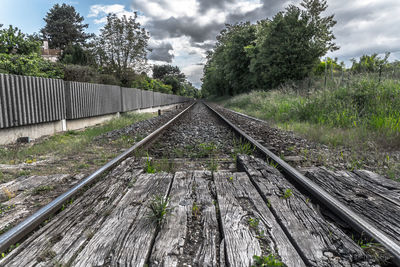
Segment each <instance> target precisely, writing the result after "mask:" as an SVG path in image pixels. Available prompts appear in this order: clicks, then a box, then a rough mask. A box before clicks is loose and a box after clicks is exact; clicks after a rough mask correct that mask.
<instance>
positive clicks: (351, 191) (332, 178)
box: [305, 168, 400, 244]
mask: <svg viewBox="0 0 400 267" xmlns="http://www.w3.org/2000/svg"><path fill="white" fill-rule="evenodd" d="M305 170H306V173H305V175H306V176H307V177H308V178H310V179H311V180H312V181H314V182H315V183H316V184H318V185H319V186H321V187H323V188H324V189H325V190H326V191H328V192H329V193H330V194H332V195H333V196H335V197H336V198H337V199H339V200H340V201H341V202H342V203H344V204H345V205H346V206H348V207H350V208H351V209H352V210H353V211H355V212H357V213H358V214H360V215H363V216H364V218H365V219H367V220H368V221H370V223H372V224H374V225H376V226H377V227H378V228H379V229H381V230H382V231H383V232H385V233H386V234H388V235H389V236H390V237H392V238H393V239H394V240H396V241H397V242H398V243H399V244H400V235H399V233H400V206H399V205H397V204H396V203H397V202H398V201H399V200H398V199H397V197H398V195H399V194H398V190H400V185H398V184H396V183H394V181H390V180H389V181H387V180H388V179H386V178H383V177H379V176H378V175H376V174H374V173H371V172H369V171H356V172H348V171H337V172H333V171H329V170H326V169H324V168H307V169H305Z"/></svg>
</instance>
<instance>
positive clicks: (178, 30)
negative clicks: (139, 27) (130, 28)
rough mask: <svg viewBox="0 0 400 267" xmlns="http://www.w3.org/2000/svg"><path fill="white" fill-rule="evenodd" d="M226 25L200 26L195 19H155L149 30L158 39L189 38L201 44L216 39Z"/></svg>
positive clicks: (149, 24) (149, 25)
mask: <svg viewBox="0 0 400 267" xmlns="http://www.w3.org/2000/svg"><path fill="white" fill-rule="evenodd" d="M223 26H224V24H218V23H211V24H207V25H204V26H200V25H199V24H198V23H197V22H196V21H195V18H191V17H181V18H175V17H170V18H168V19H162V20H157V19H154V20H152V21H151V22H149V23H148V30H149V31H150V33H151V35H152V36H153V37H154V38H156V39H164V38H171V37H181V36H188V37H190V38H191V41H192V42H196V43H201V42H204V41H206V40H212V39H215V36H216V35H217V34H218V32H219V31H220V30H221V29H222V28H223Z"/></svg>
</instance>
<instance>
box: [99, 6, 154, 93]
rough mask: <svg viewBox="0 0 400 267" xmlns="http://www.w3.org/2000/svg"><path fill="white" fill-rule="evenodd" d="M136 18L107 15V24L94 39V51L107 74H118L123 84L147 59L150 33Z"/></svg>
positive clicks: (126, 83) (125, 84)
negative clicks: (134, 69) (133, 69)
mask: <svg viewBox="0 0 400 267" xmlns="http://www.w3.org/2000/svg"><path fill="white" fill-rule="evenodd" d="M136 19H137V14H136V13H135V16H134V17H129V18H127V17H126V16H123V17H122V18H118V17H117V15H116V14H109V15H108V16H107V23H106V25H105V26H104V28H103V29H101V30H100V36H98V37H97V38H95V41H94V43H93V46H94V48H93V52H94V54H95V56H96V61H97V64H98V65H99V66H100V67H102V68H103V69H104V70H105V72H106V73H115V75H116V77H117V78H118V79H120V80H121V85H124V86H129V79H128V77H127V76H128V75H129V74H130V72H132V68H136V69H140V67H141V66H142V64H143V62H144V61H145V60H146V54H147V42H148V39H149V35H148V33H147V32H146V30H145V29H144V28H142V27H141V25H140V23H139V22H137V21H136Z"/></svg>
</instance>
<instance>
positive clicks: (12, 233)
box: [0, 102, 196, 253]
mask: <svg viewBox="0 0 400 267" xmlns="http://www.w3.org/2000/svg"><path fill="white" fill-rule="evenodd" d="M195 103H196V102H193V103H192V104H190V105H189V106H188V107H187V108H185V109H184V110H183V111H181V112H180V113H179V114H177V115H176V116H175V117H173V118H172V119H171V120H169V121H168V122H167V123H166V124H164V125H163V126H161V127H160V128H158V129H157V130H155V131H154V132H152V133H151V134H149V135H148V136H146V137H145V138H144V139H143V140H141V141H140V142H138V143H136V144H135V145H133V146H132V147H130V148H129V149H127V150H126V151H124V152H123V153H121V154H120V155H118V156H117V157H115V158H114V159H112V160H111V161H109V162H108V163H106V164H105V165H104V166H102V167H100V168H99V169H97V170H96V171H94V172H93V173H92V174H90V175H89V176H87V177H86V178H84V179H83V180H82V181H81V182H79V183H78V184H77V185H75V186H74V187H72V188H71V189H69V190H68V191H67V192H65V193H63V194H61V195H60V196H58V197H57V198H56V199H54V200H53V201H51V202H50V203H49V204H47V205H46V206H44V207H42V208H41V209H39V210H38V211H36V212H35V213H34V214H32V215H31V216H29V217H28V218H26V219H25V220H23V221H22V222H20V223H19V224H17V225H16V226H14V227H13V228H11V229H10V230H8V231H7V232H5V233H4V234H2V235H1V236H0V253H2V252H5V251H7V249H8V248H9V247H10V246H11V245H13V244H15V243H17V242H18V241H19V240H21V239H22V238H23V237H25V236H26V235H27V234H29V233H30V232H31V231H32V230H34V229H35V228H36V227H38V226H39V225H40V224H41V223H42V222H44V221H45V220H46V219H47V218H48V217H49V216H50V215H52V214H54V213H55V212H56V211H57V210H59V209H60V208H61V206H62V205H63V204H64V203H65V202H66V201H67V200H69V199H70V198H71V197H73V196H74V195H76V194H77V193H78V192H79V191H80V190H81V189H83V188H84V187H85V186H87V185H90V184H91V183H93V182H94V181H95V180H96V178H98V177H100V176H101V175H102V174H104V173H106V172H107V171H109V170H111V169H112V168H113V167H114V166H116V165H117V164H119V163H121V162H122V161H123V160H125V159H126V158H128V157H129V156H130V155H131V154H132V153H133V152H134V151H136V150H137V149H139V148H142V147H143V146H145V145H146V144H148V143H150V142H151V141H153V140H154V139H155V138H156V137H157V136H158V135H159V134H160V133H162V132H163V131H164V130H165V129H167V128H168V127H170V126H171V124H172V123H174V122H175V121H176V120H177V119H179V118H180V117H181V116H182V115H183V114H185V113H186V112H187V111H188V110H189V109H190V108H192V107H193V105H194V104H195Z"/></svg>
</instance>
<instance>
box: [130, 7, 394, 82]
mask: <svg viewBox="0 0 400 267" xmlns="http://www.w3.org/2000/svg"><path fill="white" fill-rule="evenodd" d="M238 1H239V0H221V1H216V0H197V2H198V7H199V10H198V15H204V14H207V12H208V11H210V10H220V11H224V12H227V13H228V14H227V17H226V20H225V21H224V22H223V23H214V22H212V21H213V19H214V18H209V19H210V23H203V24H202V25H199V24H198V23H197V20H196V16H191V17H188V16H184V17H174V16H172V15H171V16H170V17H169V18H168V19H159V18H156V17H151V18H148V19H149V21H148V22H147V23H146V25H145V27H146V29H147V30H148V31H149V32H150V33H151V36H152V38H154V39H156V40H163V39H165V38H175V37H181V36H187V37H189V38H190V42H191V43H190V45H191V47H193V48H197V49H198V48H200V49H203V50H205V51H206V50H210V49H212V47H213V44H214V43H215V40H216V39H215V37H216V36H217V35H218V34H219V32H220V31H221V30H222V29H223V28H224V27H225V23H229V24H234V23H238V22H244V21H250V22H256V21H257V20H261V19H265V18H272V17H273V16H274V15H275V14H276V13H277V12H279V11H281V10H284V8H285V7H286V6H288V5H289V4H291V3H292V4H298V3H299V2H300V1H301V0H288V1H281V0H260V3H261V4H262V5H261V6H260V7H259V8H257V9H255V10H252V11H249V12H243V11H241V10H229V4H232V3H237V2H238ZM148 2H157V3H160V4H162V5H164V6H163V7H166V10H167V2H166V1H160V0H149V1H148ZM148 2H145V1H143V0H132V7H133V8H134V9H135V10H140V11H143V12H144V13H145V14H146V12H147V13H148V10H149V8H150V6H149V5H147V3H148ZM173 4H174V0H170V1H169V2H168V5H169V7H171V6H173ZM176 8H179V7H176ZM325 14H326V15H331V14H335V19H336V20H337V22H338V23H337V25H336V26H335V27H334V29H333V32H334V34H335V36H336V43H337V44H338V45H339V46H340V50H338V51H335V52H331V53H329V54H328V56H331V57H338V58H339V60H344V61H345V62H346V61H348V60H349V59H350V58H353V57H354V58H358V57H360V56H361V55H363V54H372V53H384V52H386V51H389V52H396V51H400V27H398V26H397V25H400V16H399V14H400V2H399V1H398V0H373V1H363V0H353V1H348V0H328V10H327V11H326V12H325ZM165 49H166V48H164V50H162V49H159V50H157V51H155V54H154V55H151V57H156V58H164V59H168V60H170V61H167V62H171V60H172V55H170V54H168V51H170V50H165ZM157 52H159V53H157ZM164 52H165V53H164ZM156 54H158V56H156ZM189 61H190V60H189ZM197 63H198V58H197V59H196V61H194V60H193V61H191V62H190V64H192V65H195V64H197ZM188 64H189V62H188ZM188 72H189V70H188ZM189 77H193V79H195V80H199V77H201V68H192V69H191V75H190V76H189ZM193 81H194V80H193Z"/></svg>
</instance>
